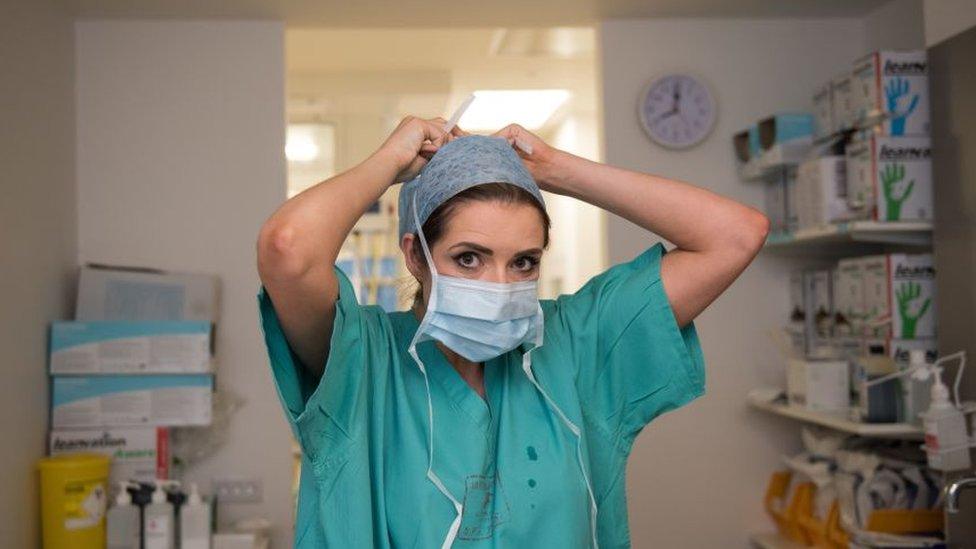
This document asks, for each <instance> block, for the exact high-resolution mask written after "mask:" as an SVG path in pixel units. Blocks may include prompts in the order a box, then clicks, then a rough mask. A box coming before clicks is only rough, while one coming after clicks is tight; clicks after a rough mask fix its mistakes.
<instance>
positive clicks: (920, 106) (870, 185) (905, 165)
mask: <svg viewBox="0 0 976 549" xmlns="http://www.w3.org/2000/svg"><path fill="white" fill-rule="evenodd" d="M851 78H852V80H853V91H854V105H855V109H856V112H857V116H858V118H859V119H860V120H862V121H864V122H865V127H869V130H867V131H864V132H862V133H861V134H860V135H858V136H857V139H855V141H854V142H853V143H851V145H850V146H849V147H848V148H847V165H848V167H847V170H848V171H847V173H848V180H849V184H850V190H849V193H848V203H849V204H850V206H851V207H852V208H853V209H855V211H856V212H857V217H858V218H860V219H872V220H875V221H917V220H921V221H929V220H931V219H932V160H931V158H932V145H931V139H930V137H929V86H928V60H927V57H926V53H925V51H906V52H895V51H881V52H875V53H873V54H871V55H868V56H866V57H864V58H862V59H859V60H857V61H856V62H855V63H854V68H853V71H852V76H851Z"/></svg>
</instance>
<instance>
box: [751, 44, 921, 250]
mask: <svg viewBox="0 0 976 549" xmlns="http://www.w3.org/2000/svg"><path fill="white" fill-rule="evenodd" d="M811 116H812V120H813V135H814V137H815V138H816V139H817V140H818V141H816V143H818V144H819V146H813V147H809V151H810V152H811V153H814V154H815V155H816V156H815V157H812V158H810V157H807V158H805V159H804V161H803V162H801V163H800V166H799V169H798V170H797V171H796V180H795V182H792V181H790V180H789V179H788V178H784V181H780V182H775V184H773V183H770V182H767V183H766V185H767V189H766V193H767V194H766V199H765V202H766V208H767V215H768V216H769V217H770V219H771V221H772V224H773V226H774V229H779V230H786V231H790V230H796V229H801V230H802V229H814V228H818V227H824V226H827V225H832V224H836V223H841V222H846V221H858V220H870V221H884V222H893V221H931V220H932V217H933V215H932V185H933V182H932V162H931V156H932V147H931V139H930V137H929V94H928V62H927V58H926V53H925V51H921V50H919V51H879V52H875V53H872V54H870V55H867V56H865V57H863V58H860V59H857V60H856V61H854V63H853V64H852V67H851V69H850V70H848V71H845V72H844V73H843V74H841V75H838V76H836V77H834V78H832V79H831V80H830V81H828V82H825V83H824V84H822V85H821V86H819V87H817V89H816V90H814V93H813V114H812V115H811ZM759 133H760V137H762V136H761V132H759ZM745 135H746V134H745V132H744V133H743V134H742V136H738V137H737V138H738V139H739V141H736V147H737V148H736V150H737V153H739V149H740V148H741V147H740V145H741V144H742V143H744V142H745V137H743V136H745ZM735 139H736V138H734V141H735ZM848 140H849V141H848ZM740 141H741V142H742V143H740ZM738 157H739V159H740V160H742V159H743V155H742V154H741V153H739V154H738ZM783 172H784V173H788V171H787V170H784V171H783ZM791 188H793V189H794V190H793V192H791Z"/></svg>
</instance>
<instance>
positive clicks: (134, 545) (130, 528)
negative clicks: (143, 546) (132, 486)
mask: <svg viewBox="0 0 976 549" xmlns="http://www.w3.org/2000/svg"><path fill="white" fill-rule="evenodd" d="M128 487H129V483H128V482H120V483H119V493H118V495H116V496H115V505H113V506H112V507H111V508H109V510H108V513H107V514H106V534H107V535H106V537H107V538H108V544H107V546H108V549H139V507H137V506H135V505H132V495H131V494H129V491H128V490H127V488H128Z"/></svg>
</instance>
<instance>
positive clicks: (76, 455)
mask: <svg viewBox="0 0 976 549" xmlns="http://www.w3.org/2000/svg"><path fill="white" fill-rule="evenodd" d="M110 461H111V458H109V457H108V456H106V455H103V454H95V453H91V452H73V453H68V454H59V455H56V456H48V457H43V458H41V459H39V460H38V461H37V467H38V468H39V469H71V468H80V467H86V468H87V467H98V468H100V467H105V468H106V469H107V468H108V466H109V462H110Z"/></svg>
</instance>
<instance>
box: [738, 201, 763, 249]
mask: <svg viewBox="0 0 976 549" xmlns="http://www.w3.org/2000/svg"><path fill="white" fill-rule="evenodd" d="M769 227H770V224H769V218H768V217H766V215H765V214H763V213H762V212H760V211H759V210H756V209H754V208H749V211H748V212H747V215H746V216H745V219H744V220H743V222H742V227H741V228H740V230H738V231H736V234H737V236H738V238H737V241H738V242H737V247H738V248H739V249H741V250H742V251H743V252H744V253H746V254H747V255H748V256H749V258H750V259H752V258H753V257H755V256H756V254H758V253H759V250H761V249H762V247H763V245H764V244H765V243H766V237H768V236H769Z"/></svg>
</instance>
